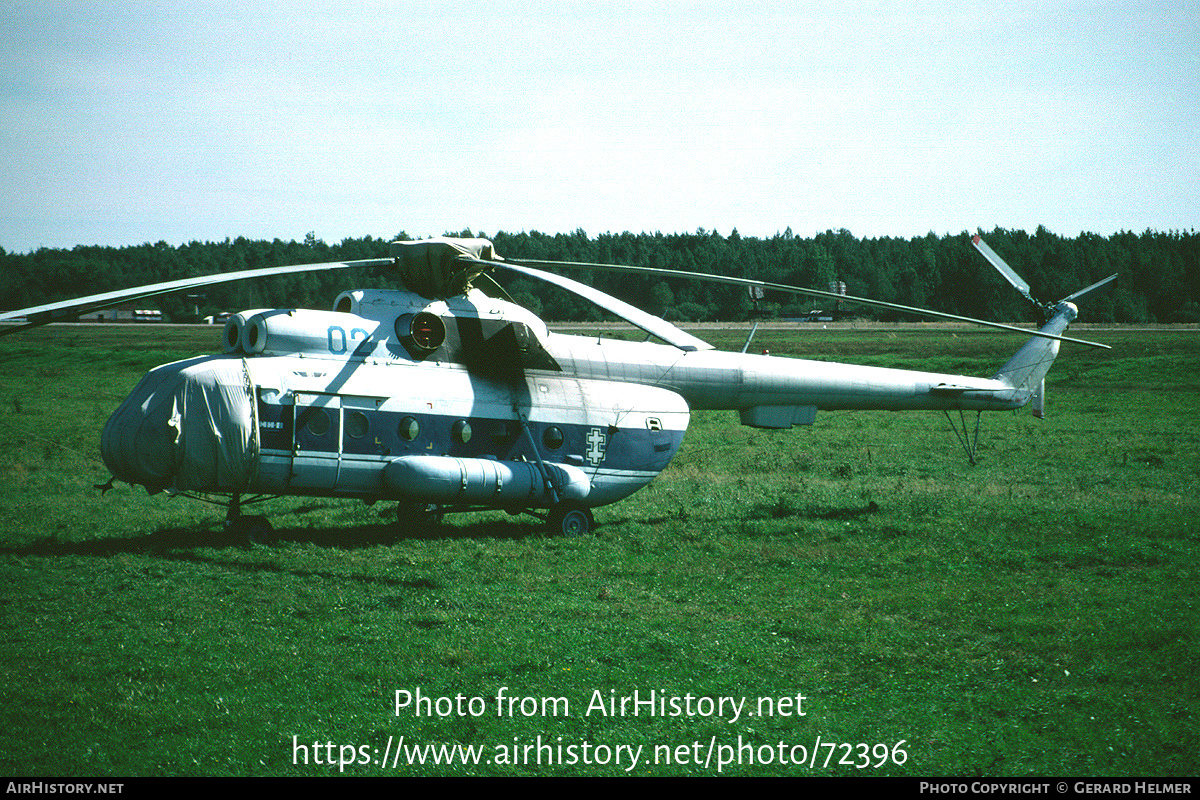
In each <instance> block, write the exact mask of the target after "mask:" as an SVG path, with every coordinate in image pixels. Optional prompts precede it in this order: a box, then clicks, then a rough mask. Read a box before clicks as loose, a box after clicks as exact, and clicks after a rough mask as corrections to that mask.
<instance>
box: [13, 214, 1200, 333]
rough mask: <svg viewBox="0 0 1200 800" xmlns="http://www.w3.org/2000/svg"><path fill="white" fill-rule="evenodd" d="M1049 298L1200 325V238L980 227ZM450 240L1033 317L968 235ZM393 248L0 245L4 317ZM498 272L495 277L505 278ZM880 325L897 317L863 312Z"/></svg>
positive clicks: (719, 291) (784, 306)
mask: <svg viewBox="0 0 1200 800" xmlns="http://www.w3.org/2000/svg"><path fill="white" fill-rule="evenodd" d="M980 233H981V235H982V236H983V237H984V239H985V240H986V241H987V242H988V244H990V245H991V246H992V248H993V249H994V250H996V251H997V252H998V253H999V254H1000V255H1001V256H1002V257H1003V258H1004V259H1005V260H1006V261H1007V262H1008V263H1009V264H1010V265H1011V266H1012V267H1013V268H1014V269H1015V270H1016V271H1017V272H1018V273H1019V274H1021V275H1022V277H1024V278H1025V279H1026V280H1027V281H1028V282H1029V284H1030V285H1031V287H1032V289H1033V294H1034V295H1035V296H1036V297H1038V298H1040V299H1042V300H1045V301H1053V300H1057V299H1059V298H1062V297H1065V296H1067V295H1069V294H1071V293H1072V292H1075V291H1077V290H1079V289H1081V288H1083V287H1085V286H1087V285H1089V284H1091V283H1094V282H1095V281H1098V280H1100V279H1101V278H1104V277H1107V276H1108V275H1111V274H1112V273H1114V272H1116V273H1120V275H1121V277H1120V278H1119V279H1118V281H1117V283H1116V285H1115V287H1113V288H1112V289H1111V290H1110V291H1108V292H1106V293H1104V294H1102V295H1100V296H1098V297H1091V298H1088V301H1087V303H1086V306H1085V307H1084V308H1083V309H1082V313H1081V316H1080V318H1081V321H1091V322H1123V323H1139V322H1149V323H1171V322H1200V235H1198V234H1197V233H1196V232H1195V231H1189V232H1157V231H1145V232H1143V233H1140V234H1135V233H1132V232H1121V233H1117V234H1114V235H1112V236H1107V237H1105V236H1100V235H1097V234H1092V233H1083V234H1080V235H1079V236H1077V237H1074V238H1067V237H1062V236H1059V235H1056V234H1054V233H1051V232H1050V231H1048V230H1046V229H1045V228H1042V227H1039V228H1038V229H1037V230H1036V231H1035V232H1033V233H1032V234H1030V233H1027V232H1025V231H1023V230H1006V229H1001V228H997V229H994V230H992V231H988V232H983V231H980ZM449 235H455V236H461V235H468V236H470V235H477V236H487V238H490V239H491V240H492V241H493V242H494V243H495V245H496V251H497V252H498V253H499V254H501V255H502V256H503V257H505V258H507V259H511V260H520V259H523V258H524V259H544V260H562V261H588V262H598V263H611V264H634V265H638V266H648V267H657V268H661V269H675V270H686V271H691V272H704V273H711V274H719V275H729V276H735V277H745V278H753V279H758V280H763V281H769V282H774V283H786V284H792V285H796V286H803V287H808V288H815V289H827V288H828V285H829V283H830V282H831V281H835V280H839V281H843V282H845V284H846V287H847V288H846V291H847V293H849V294H851V295H858V296H861V297H867V298H871V299H874V300H883V301H886V302H890V303H898V304H901V305H909V306H918V307H922V308H930V309H933V310H936V311H944V312H948V313H953V314H962V315H965V316H971V317H979V318H983V319H991V320H1002V321H1005V320H1029V319H1032V318H1033V314H1032V313H1031V309H1029V308H1028V306H1027V304H1026V303H1025V301H1024V300H1023V299H1022V298H1021V297H1020V296H1019V295H1018V294H1017V293H1016V292H1015V291H1013V290H1012V288H1011V287H1010V286H1009V285H1008V284H1007V283H1005V282H1004V280H1003V279H1002V278H1001V277H1000V276H999V275H998V274H997V273H996V272H995V271H994V270H993V269H992V267H991V266H989V265H988V264H987V263H986V262H985V261H984V259H983V258H982V257H981V256H980V255H979V254H978V253H977V252H976V251H975V249H974V248H973V247H972V246H971V241H970V236H971V235H970V234H969V233H965V232H964V233H960V234H945V235H941V236H938V235H935V234H933V233H930V234H928V235H926V236H923V237H917V238H913V239H901V238H890V237H883V238H873V239H859V238H856V237H855V236H854V235H853V234H851V233H850V232H849V231H847V230H839V231H826V232H824V233H819V234H817V235H815V236H812V237H799V236H795V235H793V233H792V232H791V230H790V229H789V230H787V231H784V232H783V233H780V234H776V235H775V236H773V237H770V238H754V237H743V236H740V235H739V234H738V232H737V230H736V229H735V230H733V231H732V232H731V233H730V234H728V235H721V234H719V233H718V232H716V231H707V230H704V229H700V230H697V231H696V232H695V233H687V234H662V233H639V234H634V233H628V232H626V233H619V234H614V233H604V234H599V235H596V236H589V235H588V234H587V233H585V232H584V231H582V230H577V231H575V232H573V233H566V234H563V233H559V234H544V233H538V232H536V231H531V232H528V233H526V232H522V233H505V232H500V233H495V234H492V235H490V236H488V235H487V234H484V233H482V232H474V233H473V232H472V231H469V230H467V231H456V232H452V233H450V234H449ZM407 238H409V237H408V236H407V235H406V234H404V233H403V232H401V233H400V234H397V235H396V236H394V237H388V238H374V237H371V236H366V237H363V238H359V239H344V240H343V241H342V242H340V243H338V244H326V243H325V242H323V241H321V240H319V239H317V238H316V237H315V236H314V235H312V234H309V235H308V236H307V237H306V238H305V239H304V240H303V241H300V242H296V241H286V242H285V241H281V240H279V239H275V240H274V241H270V242H268V241H263V240H249V239H246V238H244V237H238V238H237V239H232V240H231V239H226V240H225V241H223V242H190V243H188V244H184V245H181V246H178V247H175V246H171V245H169V244H167V243H166V242H158V243H157V244H143V245H138V246H134V247H120V248H115V247H101V246H85V245H80V246H77V247H74V248H71V249H54V248H41V249H38V250H36V251H34V252H31V253H25V254H20V253H8V252H5V251H4V250H3V249H2V248H0V308H2V309H4V310H9V309H14V308H23V307H27V306H34V305H39V304H42V303H49V302H53V301H55V300H63V299H69V298H71V297H77V296H80V295H85V294H97V293H100V292H106V291H113V290H116V289H122V288H126V287H132V286H139V285H143V284H150V283H158V282H162V281H168V280H175V279H178V278H184V277H189V276H192V275H204V274H211V273H217V272H233V271H237V270H246V269H256V268H259V267H270V266H279V265H286V264H301V263H311V262H323V261H348V260H358V259H368V258H382V257H386V256H387V255H388V243H389V242H390V241H392V240H393V239H407ZM570 274H571V275H572V277H575V278H576V279H578V280H581V281H583V282H585V283H589V284H591V285H593V286H595V287H596V288H598V289H601V290H603V291H606V292H608V293H610V294H613V295H616V296H617V297H620V298H621V299H623V300H626V301H628V302H631V303H633V304H634V305H637V306H639V307H641V308H644V309H645V310H647V311H650V312H651V313H654V314H660V315H662V316H664V317H666V318H667V319H670V320H674V321H680V322H691V321H704V320H741V319H746V318H747V317H748V316H749V315H750V313H751V310H752V307H753V304H752V301H751V299H750V297H749V295H748V293H747V291H746V290H745V289H744V288H739V287H734V286H725V285H720V284H710V283H701V282H695V281H686V280H681V279H674V278H670V279H663V278H660V277H643V276H629V275H620V274H615V273H608V272H572V273H570ZM498 277H499V276H498ZM499 279H500V282H501V283H502V284H503V285H504V286H505V288H506V290H507V291H508V293H509V294H510V295H511V296H512V297H513V299H515V300H517V301H518V302H520V303H522V304H524V305H526V306H527V307H529V308H530V309H531V310H533V311H534V312H536V313H538V314H540V315H542V316H543V317H544V318H546V319H548V320H556V321H568V320H583V321H587V320H597V319H602V318H603V312H600V311H599V310H597V309H596V308H595V307H593V306H591V305H590V304H588V303H587V302H586V301H584V300H581V299H579V298H577V297H575V296H574V295H570V294H568V293H566V292H563V291H562V290H560V289H557V288H555V287H552V286H548V285H544V284H542V283H541V282H539V281H534V280H531V279H527V278H515V279H505V278H503V277H499ZM389 282H390V283H391V285H396V284H395V283H394V279H391V278H388V277H386V276H380V275H378V274H374V273H372V272H369V271H366V270H362V271H360V270H341V271H331V272H328V273H324V272H316V273H304V274H298V275H293V276H282V277H277V278H270V279H266V280H262V281H241V282H238V283H233V284H227V285H224V286H215V287H206V288H205V289H203V290H199V291H198V293H196V294H193V295H190V296H188V295H182V294H181V295H174V296H167V297H161V298H154V299H152V300H147V301H142V303H143V304H147V305H149V304H152V305H154V306H156V307H158V308H160V309H161V310H162V311H163V314H164V317H165V318H167V319H169V320H173V321H190V320H194V319H195V318H196V317H197V316H201V317H203V316H206V315H210V314H215V313H220V312H222V311H238V310H242V309H246V308H262V307H272V308H276V307H287V308H292V307H295V308H329V307H331V305H332V303H333V300H334V298H335V297H336V296H337V294H338V293H339V292H341V291H342V290H344V289H347V288H367V287H376V286H381V285H387V284H388V283H389ZM822 307H828V303H826V302H825V301H821V300H814V299H807V298H804V297H801V296H795V295H784V294H775V293H768V294H767V297H766V298H765V299H764V301H762V302H761V303H760V304H759V311H760V312H761V313H763V314H766V315H768V316H778V317H785V318H786V317H796V316H802V315H805V314H807V313H808V312H809V311H811V310H813V309H816V308H822ZM854 313H856V314H861V315H862V316H868V317H873V318H879V319H896V318H899V315H897V314H893V313H890V312H879V311H871V310H869V309H861V310H855V311H854Z"/></svg>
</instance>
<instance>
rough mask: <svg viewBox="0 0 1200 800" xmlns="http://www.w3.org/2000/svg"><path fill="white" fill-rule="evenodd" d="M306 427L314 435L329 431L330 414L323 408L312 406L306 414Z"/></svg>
mask: <svg viewBox="0 0 1200 800" xmlns="http://www.w3.org/2000/svg"><path fill="white" fill-rule="evenodd" d="M304 427H305V429H306V430H307V431H308V432H309V433H311V434H312V435H313V436H324V435H325V434H327V433H329V414H327V413H325V409H323V408H310V409H309V410H308V412H307V413H306V414H305V415H304Z"/></svg>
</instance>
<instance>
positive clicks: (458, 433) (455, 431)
mask: <svg viewBox="0 0 1200 800" xmlns="http://www.w3.org/2000/svg"><path fill="white" fill-rule="evenodd" d="M450 435H451V436H453V437H454V441H456V442H458V443H459V444H466V443H467V442H469V441H471V423H469V422H467V421H466V420H465V419H460V420H459V421H458V422H456V423H454V425H453V426H452V427H451V428H450Z"/></svg>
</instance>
